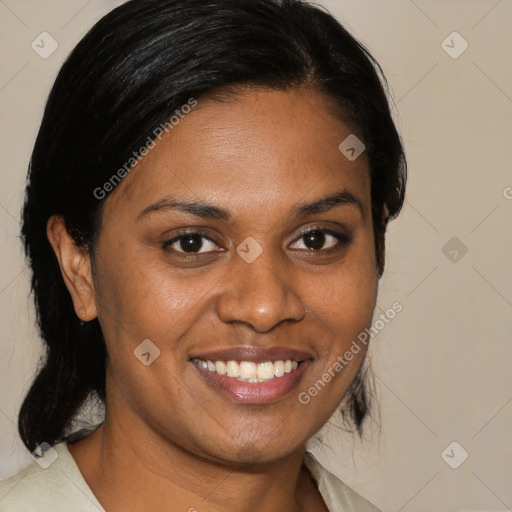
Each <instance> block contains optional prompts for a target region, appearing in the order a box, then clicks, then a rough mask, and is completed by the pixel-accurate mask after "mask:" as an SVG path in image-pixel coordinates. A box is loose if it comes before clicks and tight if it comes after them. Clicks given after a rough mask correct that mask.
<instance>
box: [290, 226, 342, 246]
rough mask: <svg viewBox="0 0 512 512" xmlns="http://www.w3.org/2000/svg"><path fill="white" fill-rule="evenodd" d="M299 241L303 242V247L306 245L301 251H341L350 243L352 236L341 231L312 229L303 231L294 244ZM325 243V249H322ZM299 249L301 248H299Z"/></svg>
mask: <svg viewBox="0 0 512 512" xmlns="http://www.w3.org/2000/svg"><path fill="white" fill-rule="evenodd" d="M300 240H304V245H306V247H305V248H303V250H308V251H321V250H323V251H329V250H331V249H342V248H344V247H346V246H347V245H349V244H350V243H351V242H352V236H351V235H350V234H348V233H346V232H343V231H335V230H333V229H327V228H313V229H308V230H307V231H303V232H302V233H301V235H300V237H299V238H298V239H297V241H296V242H294V243H297V242H298V241H300ZM326 243H327V247H324V244H326ZM295 248H297V247H295ZM299 249H302V248H300V247H299Z"/></svg>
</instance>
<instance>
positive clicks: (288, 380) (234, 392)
mask: <svg viewBox="0 0 512 512" xmlns="http://www.w3.org/2000/svg"><path fill="white" fill-rule="evenodd" d="M192 364H193V365H194V367H195V368H196V369H197V371H198V372H199V374H200V375H201V377H203V378H204V379H205V380H206V382H207V383H208V384H210V385H211V386H212V387H213V388H214V389H215V390H217V391H220V392H221V393H223V394H224V395H226V396H227V397H228V398H230V399H231V400H234V401H236V402H243V403H247V404H264V403H271V402H276V401H277V400H280V399H281V398H283V397H284V396H286V395H287V394H288V393H290V392H291V391H292V390H293V389H294V388H295V387H296V386H297V384H298V383H299V382H300V380H301V379H302V376H303V374H304V372H305V371H306V369H307V368H308V366H309V365H310V364H311V361H303V362H302V363H301V364H299V366H298V367H297V369H296V370H293V371H291V372H290V373H285V374H284V375H283V376H282V377H275V378H274V380H271V381H268V382H240V381H238V380H236V379H234V378H232V377H228V376H227V375H220V374H218V373H217V372H212V371H210V370H208V369H205V368H201V367H200V366H198V365H197V364H195V363H192Z"/></svg>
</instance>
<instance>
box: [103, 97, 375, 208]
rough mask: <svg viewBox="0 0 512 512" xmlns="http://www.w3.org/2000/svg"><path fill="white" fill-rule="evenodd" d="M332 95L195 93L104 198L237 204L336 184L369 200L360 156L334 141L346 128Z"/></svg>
mask: <svg viewBox="0 0 512 512" xmlns="http://www.w3.org/2000/svg"><path fill="white" fill-rule="evenodd" d="M339 111H340V109H339V108H337V106H336V105H335V104H334V101H333V100H332V99H330V98H327V97H326V96H324V95H323V94H320V93H318V92H316V91H314V90H312V89H310V88H305V87H300V88H294V89H290V90H287V91H275V90H272V91H262V90H244V91H240V92H238V93H237V95H236V96H235V97H234V98H231V97H230V98H229V99H227V98H223V99H222V100H221V101H219V100H218V99H215V98H205V99H199V100H198V104H197V106H196V107H195V108H193V109H192V111H191V112H190V113H189V114H187V115H185V116H184V117H183V118H182V119H181V120H180V121H179V123H177V124H176V125H175V126H174V128H173V129H172V131H170V132H169V133H165V132H164V133H163V135H162V139H161V141H159V140H158V139H156V145H155V146H154V148H153V149H151V150H149V152H148V153H147V155H146V156H144V157H143V159H142V161H141V162H140V163H139V164H138V165H137V166H136V167H134V168H133V170H132V171H130V173H129V174H128V175H127V176H126V177H125V178H124V179H123V181H122V182H121V184H120V185H119V186H118V187H117V188H116V189H115V190H114V192H112V193H111V195H110V197H109V198H108V200H107V205H108V208H107V209H110V210H112V209H116V210H118V209H123V208H125V207H126V206H127V205H128V204H129V205H130V207H131V208H130V209H133V208H139V207H140V208H144V207H145V206H147V205H148V204H150V203H151V202H154V201H158V200H159V199H161V198H162V197H165V195H169V196H180V197H186V198H190V199H192V200H194V199H205V198H208V199H210V200H212V201H215V202H216V203H217V204H219V203H228V202H229V203H231V204H232V206H233V207H234V208H235V207H239V208H249V207H250V206H254V207H259V206H268V205H269V204H276V203H286V202H289V203H290V204H292V203H296V201H297V199H298V198H299V197H303V196H304V195H305V194H306V195H307V194H309V195H311V197H314V196H315V195H318V194H319V193H322V192H323V191H328V192H332V191H333V190H334V189H339V188H340V187H343V188H346V189H348V190H349V191H350V192H351V193H353V194H355V195H358V196H359V197H360V199H361V201H363V202H364V201H368V200H369V172H368V164H367V159H366V155H365V154H364V153H363V154H361V155H360V156H359V157H358V158H357V159H356V160H354V161H351V160H349V159H347V158H346V156H344V154H343V153H342V152H341V151H340V149H339V145H340V143H341V142H342V141H344V140H345V139H346V138H347V137H348V136H350V135H352V131H351V129H350V128H349V126H348V125H347V124H345V123H344V122H343V121H342V119H341V116H340V115H339Z"/></svg>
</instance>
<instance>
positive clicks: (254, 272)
mask: <svg viewBox="0 0 512 512" xmlns="http://www.w3.org/2000/svg"><path fill="white" fill-rule="evenodd" d="M241 246H242V247H241V248H242V249H244V248H247V247H246V246H244V245H243V244H241ZM239 249H240V248H239ZM240 254H242V256H239V255H238V254H237V256H236V258H235V261H234V262H233V263H232V264H233V268H232V269H231V272H229V274H228V276H227V277H226V279H227V281H226V283H225V288H224V290H223V293H222V294H221V295H220V297H219V298H218V303H217V312H218V315H219V318H220V319H221V320H222V321H224V322H234V321H236V322H243V323H246V324H250V325H251V326H252V327H253V328H254V329H255V330H258V331H261V332H264V331H268V330H270V329H272V327H273V326H274V325H277V324H278V323H280V322H282V321H283V320H285V319H288V320H300V319H301V318H302V317H303V316H304V307H303V304H302V301H301V299H300V297H298V296H297V294H296V292H295V291H294V290H293V289H292V288H291V286H292V283H290V282H288V281H287V276H288V275H289V273H287V272H284V269H283V262H282V260H280V259H279V258H276V256H275V255H274V254H272V252H271V251H263V252H261V253H260V254H259V256H257V257H256V259H254V260H253V261H251V262H248V261H250V260H246V259H244V257H243V253H240Z"/></svg>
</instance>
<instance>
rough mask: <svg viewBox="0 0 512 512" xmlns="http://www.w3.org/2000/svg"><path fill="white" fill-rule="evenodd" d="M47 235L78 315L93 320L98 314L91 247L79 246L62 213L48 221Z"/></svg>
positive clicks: (83, 319) (86, 319)
mask: <svg viewBox="0 0 512 512" xmlns="http://www.w3.org/2000/svg"><path fill="white" fill-rule="evenodd" d="M46 235H47V237H48V240H49V242H50V244H51V246H52V248H53V251H54V252H55V255H56V257H57V260H58V262H59V266H60V271H61V273H62V278H63V279H64V283H65V284H66V287H67V289H68V291H69V293H70V295H71V298H72V300H73V305H74V307H75V312H76V314H77V316H78V317H79V318H80V319H81V320H82V321H84V322H88V321H90V320H93V319H94V318H96V317H97V315H98V313H97V309H96V301H95V290H94V280H93V276H92V268H91V260H90V257H89V254H88V251H87V249H85V248H83V247H79V246H77V245H76V243H75V242H74V240H73V238H72V237H71V235H70V234H69V233H68V230H67V228H66V223H65V221H64V218H63V217H61V216H60V215H54V216H52V217H51V218H50V219H49V220H48V223H47V225H46Z"/></svg>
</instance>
